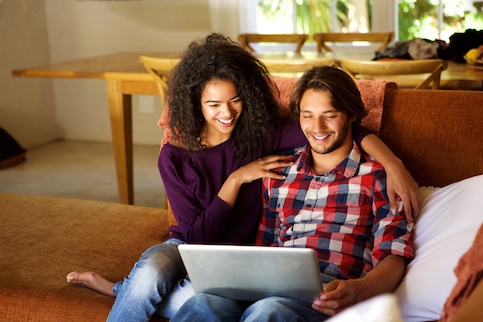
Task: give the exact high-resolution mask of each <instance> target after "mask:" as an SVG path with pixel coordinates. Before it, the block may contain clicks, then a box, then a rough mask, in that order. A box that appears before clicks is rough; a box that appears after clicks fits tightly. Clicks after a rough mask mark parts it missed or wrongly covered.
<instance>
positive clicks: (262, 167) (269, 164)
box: [218, 155, 293, 207]
mask: <svg viewBox="0 0 483 322" xmlns="http://www.w3.org/2000/svg"><path fill="white" fill-rule="evenodd" d="M287 158H288V156H285V155H272V156H268V157H264V158H260V159H257V160H255V161H252V162H250V163H249V164H247V165H244V166H243V167H240V168H238V169H237V170H235V171H233V172H232V173H231V174H230V175H229V176H228V178H227V179H226V181H225V183H224V184H223V186H222V187H221V189H220V191H219V192H218V197H220V199H221V200H223V201H225V202H226V203H227V204H229V205H230V206H232V207H233V205H234V204H235V201H236V198H237V196H238V192H239V191H240V187H241V186H242V185H243V184H244V183H250V182H252V181H255V180H258V179H261V178H263V177H270V178H275V179H284V178H285V176H282V175H280V174H277V173H274V172H272V171H271V170H273V169H275V168H279V167H287V166H291V165H292V164H293V162H287V161H284V160H287ZM260 193H261V192H260Z"/></svg>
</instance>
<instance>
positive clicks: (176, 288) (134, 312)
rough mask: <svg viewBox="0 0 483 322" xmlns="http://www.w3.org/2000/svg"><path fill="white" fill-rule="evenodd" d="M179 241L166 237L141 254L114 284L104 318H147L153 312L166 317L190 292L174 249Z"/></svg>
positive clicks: (188, 296) (174, 310)
mask: <svg viewBox="0 0 483 322" xmlns="http://www.w3.org/2000/svg"><path fill="white" fill-rule="evenodd" d="M182 243H183V241H181V240H177V239H168V240H167V241H166V242H164V243H163V244H159V245H154V246H152V247H150V248H149V249H147V250H146V251H145V252H144V253H143V254H142V255H141V257H140V259H139V261H138V262H137V263H136V264H135V265H134V267H133V269H132V270H131V273H129V276H128V277H126V278H125V279H124V280H123V281H122V282H117V283H115V284H114V287H113V292H114V295H115V296H116V299H115V301H114V304H113V306H112V309H111V312H110V313H109V316H108V317H107V321H116V322H119V321H127V322H135V321H149V319H150V318H151V316H152V315H153V314H154V313H157V314H159V315H162V316H164V317H167V318H170V317H171V316H172V315H174V313H176V311H177V310H178V308H179V307H181V305H183V303H184V302H185V301H186V300H187V299H188V298H190V297H191V296H193V295H194V291H193V288H192V287H191V284H190V283H189V281H186V280H185V278H186V270H185V268H184V265H183V262H182V260H181V257H180V255H179V252H178V245H179V244H182Z"/></svg>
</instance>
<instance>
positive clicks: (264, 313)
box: [171, 293, 329, 322]
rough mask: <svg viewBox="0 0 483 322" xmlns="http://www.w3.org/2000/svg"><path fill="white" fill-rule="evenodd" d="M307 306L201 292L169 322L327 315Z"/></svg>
mask: <svg viewBox="0 0 483 322" xmlns="http://www.w3.org/2000/svg"><path fill="white" fill-rule="evenodd" d="M310 305H311V303H307V302H303V301H299V300H295V299H291V298H287V297H276V296H273V297H267V298H264V299H261V300H259V301H257V302H255V303H253V302H243V301H234V300H230V299H227V298H224V297H220V296H217V295H211V294H203V293H200V294H197V295H195V296H193V297H191V298H190V299H188V300H187V301H186V303H185V305H183V307H182V309H181V310H179V311H178V312H177V313H176V315H175V316H174V317H173V318H172V319H171V322H179V321H186V322H193V321H196V322H199V321H206V322H215V321H220V322H221V321H223V322H231V321H233V322H238V321H245V322H249V321H257V322H260V321H270V322H291V321H293V322H295V321H297V322H298V321H314V322H315V321H317V322H320V321H324V320H326V319H328V318H329V317H328V316H326V315H324V314H322V313H319V312H317V311H315V310H313V309H312V308H311V307H310Z"/></svg>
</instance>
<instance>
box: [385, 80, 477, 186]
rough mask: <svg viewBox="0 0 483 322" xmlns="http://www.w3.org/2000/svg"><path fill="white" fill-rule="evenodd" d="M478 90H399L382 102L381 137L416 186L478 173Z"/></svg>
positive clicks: (437, 183)
mask: <svg viewBox="0 0 483 322" xmlns="http://www.w3.org/2000/svg"><path fill="white" fill-rule="evenodd" d="M481 102H483V92H477V91H452V90H414V89H408V90H404V89H398V90H394V91H390V92H389V93H388V94H387V95H386V99H385V101H384V111H383V115H382V128H381V133H380V138H381V139H382V140H383V141H384V142H385V143H386V144H387V145H388V146H389V148H390V149H391V150H392V151H393V152H394V153H395V154H396V155H397V156H398V157H399V158H400V159H401V160H402V161H403V162H404V164H405V166H406V167H407V169H408V170H409V172H410V173H411V175H412V176H413V177H414V179H415V180H416V181H417V182H418V183H419V185H420V186H437V187H443V186H446V185H448V184H450V183H453V182H456V181H459V180H462V179H465V178H469V177H471V176H474V175H477V174H482V173H483V126H481V121H482V120H483V108H482V103H481Z"/></svg>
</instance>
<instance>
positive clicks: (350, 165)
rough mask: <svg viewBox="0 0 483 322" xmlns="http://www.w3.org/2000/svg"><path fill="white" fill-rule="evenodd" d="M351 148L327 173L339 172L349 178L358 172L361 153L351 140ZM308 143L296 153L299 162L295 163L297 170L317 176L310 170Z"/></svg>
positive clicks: (310, 157)
mask: <svg viewBox="0 0 483 322" xmlns="http://www.w3.org/2000/svg"><path fill="white" fill-rule="evenodd" d="M352 144H353V145H352V150H351V151H350V152H349V154H348V155H347V157H345V159H344V160H342V162H341V163H339V164H338V165H337V166H336V167H335V168H334V169H333V170H331V171H330V172H329V173H327V174H330V173H334V172H339V173H341V174H342V175H343V176H344V177H346V178H351V177H354V176H355V175H357V173H358V172H359V167H360V164H361V159H362V153H361V150H360V148H359V146H358V145H357V144H356V143H355V142H354V141H353V142H352ZM310 151H311V149H310V145H308V144H306V145H305V146H304V147H302V148H301V149H300V150H299V151H297V154H299V163H298V165H297V171H303V172H304V173H305V174H307V175H310V176H317V175H316V174H315V172H314V171H313V170H312V156H311V153H310Z"/></svg>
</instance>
